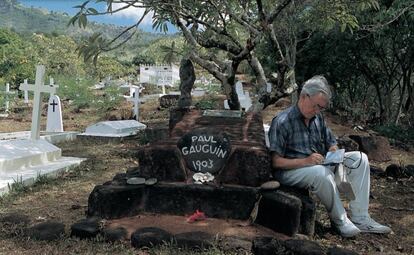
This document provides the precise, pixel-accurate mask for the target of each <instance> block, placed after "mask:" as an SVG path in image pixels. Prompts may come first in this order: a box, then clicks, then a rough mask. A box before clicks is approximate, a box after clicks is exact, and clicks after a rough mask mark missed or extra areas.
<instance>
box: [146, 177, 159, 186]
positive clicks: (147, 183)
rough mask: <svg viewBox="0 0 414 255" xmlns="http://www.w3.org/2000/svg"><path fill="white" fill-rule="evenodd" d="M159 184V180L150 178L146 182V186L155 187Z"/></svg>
mask: <svg viewBox="0 0 414 255" xmlns="http://www.w3.org/2000/svg"><path fill="white" fill-rule="evenodd" d="M156 183H157V178H149V179H148V180H146V181H145V185H154V184H156Z"/></svg>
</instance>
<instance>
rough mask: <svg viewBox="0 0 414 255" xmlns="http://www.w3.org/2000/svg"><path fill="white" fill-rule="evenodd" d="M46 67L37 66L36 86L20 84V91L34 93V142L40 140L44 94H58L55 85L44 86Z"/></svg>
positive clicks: (32, 133)
mask: <svg viewBox="0 0 414 255" xmlns="http://www.w3.org/2000/svg"><path fill="white" fill-rule="evenodd" d="M44 77H45V66H43V65H38V66H36V81H35V84H34V85H30V84H20V87H19V88H20V90H30V91H33V93H34V99H33V113H32V128H31V135H30V138H31V139H32V140H39V137H40V110H41V106H42V93H53V94H54V93H56V87H54V86H53V85H49V86H45V85H44V81H45V80H44Z"/></svg>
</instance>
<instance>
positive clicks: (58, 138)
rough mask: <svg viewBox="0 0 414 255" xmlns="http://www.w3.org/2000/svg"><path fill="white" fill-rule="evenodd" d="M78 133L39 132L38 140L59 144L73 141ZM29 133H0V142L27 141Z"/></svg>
mask: <svg viewBox="0 0 414 255" xmlns="http://www.w3.org/2000/svg"><path fill="white" fill-rule="evenodd" d="M78 134H79V132H74V131H67V132H40V139H41V140H46V141H48V142H50V143H52V144H57V143H61V142H69V141H74V140H75V139H76V137H77V135H78ZM29 138H30V131H20V132H11V133H0V140H16V139H18V140H22V139H29Z"/></svg>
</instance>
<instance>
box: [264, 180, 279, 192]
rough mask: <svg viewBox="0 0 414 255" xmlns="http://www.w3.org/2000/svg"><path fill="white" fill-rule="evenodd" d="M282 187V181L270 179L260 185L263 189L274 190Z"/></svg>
mask: <svg viewBox="0 0 414 255" xmlns="http://www.w3.org/2000/svg"><path fill="white" fill-rule="evenodd" d="M279 187H280V183H279V182H278V181H268V182H265V183H263V184H262V185H260V188H261V189H262V190H273V189H277V188H279Z"/></svg>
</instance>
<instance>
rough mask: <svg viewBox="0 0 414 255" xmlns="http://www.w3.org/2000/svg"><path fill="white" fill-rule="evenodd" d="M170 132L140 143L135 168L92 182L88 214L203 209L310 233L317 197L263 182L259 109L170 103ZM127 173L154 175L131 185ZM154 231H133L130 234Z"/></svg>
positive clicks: (267, 174)
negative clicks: (218, 108) (198, 107)
mask: <svg viewBox="0 0 414 255" xmlns="http://www.w3.org/2000/svg"><path fill="white" fill-rule="evenodd" d="M168 133H169V136H168V138H167V139H162V140H158V141H155V142H152V143H150V144H148V145H146V146H144V147H140V148H138V150H137V151H136V154H135V156H136V158H137V159H138V161H139V166H138V167H136V168H134V169H130V170H128V171H127V172H126V173H121V174H117V175H116V176H115V177H114V178H113V180H112V181H108V182H106V183H104V184H102V185H97V186H96V187H95V188H94V190H93V191H92V193H91V194H90V196H89V201H88V210H87V214H88V216H89V217H92V216H97V217H101V218H104V219H119V218H124V217H130V216H136V215H140V214H145V213H155V214H162V215H164V214H166V215H178V216H188V215H192V214H193V213H194V212H195V211H196V210H200V211H202V212H203V213H205V215H206V217H208V218H217V219H233V220H240V221H243V222H250V224H251V223H253V222H254V223H256V224H260V225H262V226H264V227H267V228H269V229H272V230H273V231H275V232H279V233H283V234H287V235H291V236H293V235H295V234H297V233H304V234H309V235H312V234H313V231H314V220H315V204H314V203H313V201H312V199H310V198H309V196H308V193H306V192H304V193H302V194H296V193H294V192H290V191H289V190H279V189H274V190H272V189H262V188H260V186H261V185H262V184H263V183H265V182H268V181H270V180H272V177H271V171H272V169H271V158H270V154H269V151H268V150H267V148H266V146H265V138H264V131H263V122H262V118H261V115H260V114H257V113H245V112H241V111H201V110H195V109H192V108H173V109H171V110H170V121H169V131H168ZM131 178H143V179H146V180H148V179H156V180H157V182H156V183H154V182H152V183H151V185H146V184H145V183H144V182H141V183H142V184H136V185H133V184H128V183H132V182H131V181H128V180H129V179H131ZM275 187H276V188H277V186H275ZM92 232H93V231H92ZM72 233H73V228H72ZM151 233H152V232H151V231H150V232H148V233H146V232H145V233H144V235H143V234H142V233H141V232H139V233H138V232H137V233H136V235H135V236H134V237H132V239H133V240H136V239H137V238H138V239H140V238H142V236H144V237H145V236H151V235H152V234H151ZM178 237H180V238H181V237H186V235H179V236H178ZM180 238H178V239H179V240H180V242H181V243H186V244H191V243H192V242H194V243H197V242H195V241H194V240H190V239H188V238H185V239H186V240H181V239H180ZM144 239H145V238H144ZM153 242H155V243H156V242H157V241H156V240H154V241H153ZM139 243H145V242H139ZM133 245H134V246H137V247H138V246H141V244H138V243H137V242H136V241H134V244H133Z"/></svg>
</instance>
